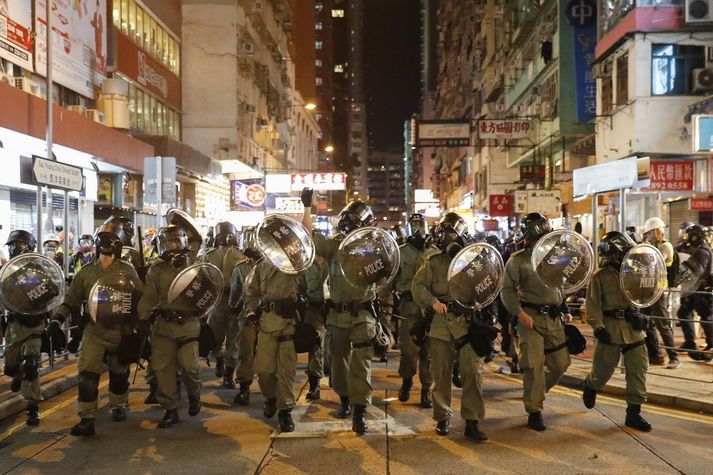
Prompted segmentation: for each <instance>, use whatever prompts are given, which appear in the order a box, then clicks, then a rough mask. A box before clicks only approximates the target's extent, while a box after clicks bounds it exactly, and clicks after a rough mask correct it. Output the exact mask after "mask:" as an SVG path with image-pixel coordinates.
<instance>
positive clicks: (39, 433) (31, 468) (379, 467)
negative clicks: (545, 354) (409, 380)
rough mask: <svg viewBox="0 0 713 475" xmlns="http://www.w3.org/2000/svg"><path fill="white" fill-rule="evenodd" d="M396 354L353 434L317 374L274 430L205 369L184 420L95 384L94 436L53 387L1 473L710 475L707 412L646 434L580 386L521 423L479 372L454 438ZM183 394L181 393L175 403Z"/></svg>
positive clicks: (616, 406)
mask: <svg viewBox="0 0 713 475" xmlns="http://www.w3.org/2000/svg"><path fill="white" fill-rule="evenodd" d="M397 363H398V362H397V359H396V357H393V358H392V359H390V361H389V364H388V366H385V365H384V364H380V363H375V364H374V371H373V386H374V389H375V392H374V405H373V406H372V407H371V408H370V409H369V414H368V415H369V427H370V433H369V434H367V435H365V436H363V437H356V436H354V434H353V433H352V432H351V430H350V428H351V425H350V421H342V420H338V419H336V418H335V417H334V413H335V411H336V408H337V406H338V403H337V401H338V397H337V396H336V394H335V393H333V392H332V391H331V390H330V389H328V388H327V380H326V379H323V381H322V386H323V389H322V400H321V401H319V402H316V403H312V404H310V403H308V402H307V401H306V400H304V393H305V391H306V388H305V387H304V386H305V382H304V380H305V378H304V375H303V374H300V375H299V376H298V378H299V381H298V388H299V389H300V400H299V403H298V407H297V408H296V409H295V412H294V416H295V422H296V425H297V430H296V431H295V432H294V433H291V434H278V433H276V431H275V430H274V427H275V425H276V423H277V421H276V417H275V418H274V419H273V420H272V421H266V420H264V418H263V417H262V409H261V408H262V396H261V395H260V394H259V391H258V388H257V384H254V386H253V391H254V392H253V397H252V401H251V406H249V407H247V408H245V407H237V406H233V404H232V399H233V396H234V394H235V391H234V390H223V389H217V386H218V381H217V379H216V378H215V377H214V376H213V375H212V369H209V368H205V369H204V370H203V376H204V382H205V384H204V392H203V411H202V413H201V414H200V415H199V416H197V417H193V418H191V417H189V416H188V414H187V412H186V410H185V408H184V409H182V410H181V413H180V415H181V423H180V424H178V425H176V426H174V427H172V428H170V429H158V428H156V423H157V421H158V420H159V419H160V418H161V416H162V411H161V410H160V409H159V408H158V407H155V406H146V405H144V404H143V402H142V401H143V398H144V396H145V386H144V385H143V383H139V382H138V381H137V385H136V386H134V387H133V389H132V392H131V397H130V403H131V412H130V414H129V418H128V420H127V421H125V422H120V423H115V422H112V421H111V418H110V414H109V411H108V409H107V408H106V404H107V398H106V390H107V389H106V380H105V379H104V380H103V381H102V389H101V390H100V394H101V395H102V396H101V397H102V399H101V401H100V404H101V405H102V410H101V411H100V412H101V413H100V415H99V417H98V419H97V435H96V436H95V437H93V438H88V439H78V438H75V437H72V436H71V435H69V429H70V427H71V426H72V425H73V424H74V423H76V422H77V416H76V412H75V407H74V406H75V404H74V403H75V398H76V390H71V391H69V392H66V393H63V394H60V395H59V396H56V397H54V398H52V399H50V400H48V401H45V402H44V403H43V404H42V406H41V409H42V424H41V426H40V427H38V428H32V429H30V428H28V427H26V426H24V416H18V417H17V418H15V419H13V420H8V421H4V422H3V423H2V424H0V473H63V474H65V473H92V474H101V473H170V474H178V473H201V474H207V473H240V474H242V473H265V474H288V473H329V474H338V475H345V474H352V473H369V474H381V473H386V474H411V473H428V474H440V473H499V474H502V473H528V474H533V473H548V474H552V473H607V474H611V473H627V474H631V473H646V474H658V473H687V474H688V473H690V474H695V473H700V474H703V473H711V472H712V471H713V468H711V467H713V451H712V450H711V441H712V440H713V417H710V416H704V415H700V414H696V413H690V412H683V411H680V410H674V409H668V408H661V407H651V406H645V416H646V417H647V418H648V419H649V420H650V421H651V422H652V424H653V425H654V431H653V432H651V433H649V434H641V433H637V432H635V431H630V430H628V429H626V428H624V427H623V420H624V409H625V403H624V402H623V401H621V400H618V399H615V398H611V397H606V396H600V397H599V399H598V406H597V408H595V409H594V410H586V409H585V408H584V406H583V405H582V403H581V398H580V394H579V392H576V391H572V390H569V389H566V388H561V387H560V388H555V389H554V390H553V391H552V392H551V393H550V394H549V395H548V398H547V401H546V408H545V412H544V414H545V422H546V423H547V425H548V430H547V431H545V432H543V433H536V432H533V431H531V430H529V429H527V427H526V416H525V414H524V411H523V408H522V403H521V401H520V397H521V391H522V385H521V382H520V380H519V378H518V377H517V376H505V375H501V374H498V373H497V371H496V368H497V366H496V364H495V363H491V364H490V365H489V366H488V367H487V370H486V378H485V381H486V401H487V408H486V410H487V415H486V421H485V422H484V423H482V424H481V429H482V430H484V431H485V432H486V433H487V434H488V436H489V437H490V440H489V441H488V442H486V443H481V444H477V443H473V442H471V441H469V440H468V439H465V438H464V437H463V435H462V434H463V426H464V424H463V421H462V420H461V419H460V417H459V416H457V414H458V410H459V400H458V396H459V395H460V390H458V389H454V396H455V398H456V399H455V401H454V408H455V413H456V417H454V418H453V419H452V420H451V435H450V436H449V437H439V436H437V435H436V433H435V430H434V429H435V424H434V422H433V421H432V419H431V410H426V409H420V408H419V406H418V405H417V402H418V401H417V399H418V394H419V393H418V390H419V388H418V386H417V385H416V387H415V388H414V391H413V392H412V400H411V401H409V402H408V403H401V402H399V401H398V400H396V399H395V396H396V391H397V390H398V386H399V384H400V380H399V379H398V376H397V375H396V365H397ZM184 402H185V401H184Z"/></svg>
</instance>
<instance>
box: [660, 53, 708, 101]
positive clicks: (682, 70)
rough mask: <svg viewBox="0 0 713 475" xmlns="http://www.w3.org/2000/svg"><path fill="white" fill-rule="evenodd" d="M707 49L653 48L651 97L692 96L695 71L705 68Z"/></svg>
mask: <svg viewBox="0 0 713 475" xmlns="http://www.w3.org/2000/svg"><path fill="white" fill-rule="evenodd" d="M705 64H706V60H705V47H703V46H691V45H665V44H654V45H652V46H651V95H653V96H685V95H690V94H691V91H692V88H693V84H692V76H693V70H694V69H696V68H703V67H705Z"/></svg>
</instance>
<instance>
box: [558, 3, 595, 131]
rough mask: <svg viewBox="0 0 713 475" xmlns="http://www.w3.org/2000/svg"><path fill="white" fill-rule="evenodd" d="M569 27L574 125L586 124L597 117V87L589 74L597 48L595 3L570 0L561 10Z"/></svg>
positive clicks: (590, 73)
mask: <svg viewBox="0 0 713 475" xmlns="http://www.w3.org/2000/svg"><path fill="white" fill-rule="evenodd" d="M565 14H566V16H567V21H568V22H569V24H570V25H571V26H572V40H573V42H574V77H575V91H576V92H575V94H576V103H577V122H580V123H581V122H590V121H591V120H593V119H594V116H595V115H596V113H597V83H596V79H595V78H594V74H593V72H592V68H593V65H594V47H595V46H596V44H597V3H596V2H595V1H594V0H571V1H570V2H569V3H568V4H567V8H566V9H565Z"/></svg>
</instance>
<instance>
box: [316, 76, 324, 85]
mask: <svg viewBox="0 0 713 475" xmlns="http://www.w3.org/2000/svg"><path fill="white" fill-rule="evenodd" d="M314 83H315V85H317V86H321V85H322V84H323V81H322V78H321V77H319V76H317V77H316V78H315V79H314Z"/></svg>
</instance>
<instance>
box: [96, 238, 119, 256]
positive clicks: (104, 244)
mask: <svg viewBox="0 0 713 475" xmlns="http://www.w3.org/2000/svg"><path fill="white" fill-rule="evenodd" d="M117 249H118V250H117ZM97 251H98V252H99V254H101V255H103V256H113V257H117V255H121V242H119V240H118V239H117V238H116V237H115V236H112V235H111V234H108V233H102V234H100V235H99V236H98V237H97Z"/></svg>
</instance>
